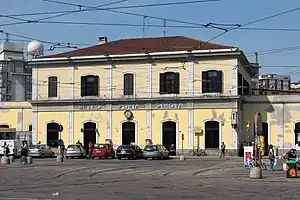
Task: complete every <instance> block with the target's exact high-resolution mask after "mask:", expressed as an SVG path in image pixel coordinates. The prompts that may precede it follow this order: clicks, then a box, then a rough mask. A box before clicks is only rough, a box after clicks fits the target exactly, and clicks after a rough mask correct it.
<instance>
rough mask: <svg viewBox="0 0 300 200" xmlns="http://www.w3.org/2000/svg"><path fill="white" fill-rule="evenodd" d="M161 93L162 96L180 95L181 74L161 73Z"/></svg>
mask: <svg viewBox="0 0 300 200" xmlns="http://www.w3.org/2000/svg"><path fill="white" fill-rule="evenodd" d="M159 93H160V94H179V93H180V74H179V73H178V72H165V73H160V76H159Z"/></svg>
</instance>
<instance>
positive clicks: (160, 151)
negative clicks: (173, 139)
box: [143, 144, 169, 160]
mask: <svg viewBox="0 0 300 200" xmlns="http://www.w3.org/2000/svg"><path fill="white" fill-rule="evenodd" d="M143 157H144V159H145V160H147V159H149V158H152V159H154V158H157V159H160V160H163V159H168V158H169V151H168V150H167V149H166V148H165V147H164V146H163V145H160V144H159V145H146V146H145V148H144V151H143Z"/></svg>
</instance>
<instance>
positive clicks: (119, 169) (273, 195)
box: [0, 157, 300, 200]
mask: <svg viewBox="0 0 300 200" xmlns="http://www.w3.org/2000/svg"><path fill="white" fill-rule="evenodd" d="M278 168H280V167H278ZM263 174H264V175H263V176H264V178H263V179H261V180H258V181H257V180H250V179H249V178H248V176H249V172H246V171H244V170H243V168H242V159H241V158H228V159H219V158H211V157H201V158H199V159H189V160H186V161H179V160H178V159H172V160H148V161H145V160H134V161H129V160H121V161H119V160H65V162H63V163H57V162H56V161H55V159H36V160H34V164H32V165H20V164H19V162H18V160H16V162H15V163H12V164H10V165H0V200H17V199H18V200H38V199H53V200H55V199H62V200H69V199H70V200H71V199H72V200H77V199H80V200H81V199H84V200H94V199H109V200H114V199H122V200H126V199H162V200H168V199H188V200H194V199H197V200H198V199H204V198H205V199H209V200H215V199H222V200H226V199H228V200H233V199H241V198H242V199H244V200H247V199H251V200H253V198H255V197H259V198H262V199H267V198H268V199H272V200H277V199H296V198H297V197H298V196H299V195H300V191H299V189H298V188H299V187H298V184H299V182H300V179H286V178H285V177H284V173H283V172H282V171H275V172H269V171H264V173H263Z"/></svg>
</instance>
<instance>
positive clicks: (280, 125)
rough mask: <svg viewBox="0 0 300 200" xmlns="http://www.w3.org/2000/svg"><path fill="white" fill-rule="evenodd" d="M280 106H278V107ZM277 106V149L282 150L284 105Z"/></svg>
mask: <svg viewBox="0 0 300 200" xmlns="http://www.w3.org/2000/svg"><path fill="white" fill-rule="evenodd" d="M279 105H280V106H279ZM279 105H277V106H278V107H277V109H276V110H277V114H278V115H279V116H280V117H279V116H278V120H277V126H278V128H277V130H278V132H277V140H278V141H277V144H278V146H279V148H284V120H285V116H284V113H285V104H279Z"/></svg>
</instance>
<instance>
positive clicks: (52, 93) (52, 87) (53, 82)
mask: <svg viewBox="0 0 300 200" xmlns="http://www.w3.org/2000/svg"><path fill="white" fill-rule="evenodd" d="M48 97H57V77H56V76H51V77H49V78H48Z"/></svg>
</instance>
